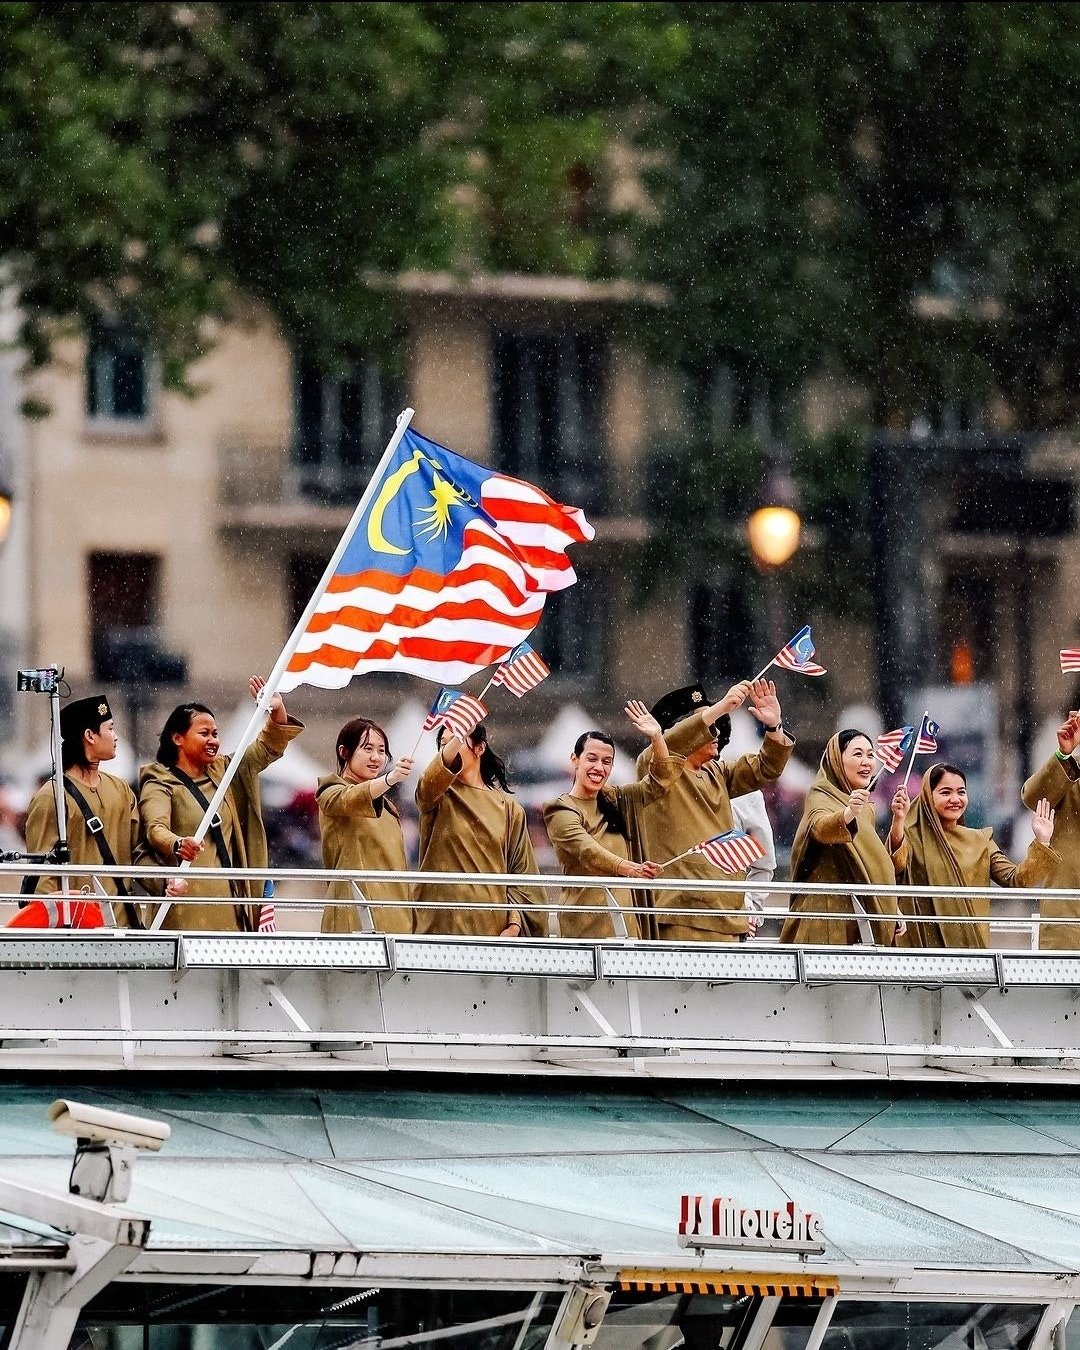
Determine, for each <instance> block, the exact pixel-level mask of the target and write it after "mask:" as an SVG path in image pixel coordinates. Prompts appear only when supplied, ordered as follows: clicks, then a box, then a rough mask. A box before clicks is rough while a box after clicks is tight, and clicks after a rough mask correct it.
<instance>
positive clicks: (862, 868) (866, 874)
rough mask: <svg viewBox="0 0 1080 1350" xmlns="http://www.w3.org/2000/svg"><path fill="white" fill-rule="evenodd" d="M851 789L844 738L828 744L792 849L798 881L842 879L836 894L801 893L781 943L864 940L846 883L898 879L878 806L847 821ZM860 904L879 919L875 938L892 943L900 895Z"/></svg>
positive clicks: (882, 882) (793, 875)
mask: <svg viewBox="0 0 1080 1350" xmlns="http://www.w3.org/2000/svg"><path fill="white" fill-rule="evenodd" d="M850 795H851V791H850V789H849V788H848V787H847V783H846V779H845V778H844V771H843V767H842V764H841V760H840V738H839V736H834V737H833V738H832V739H831V740H830V741H829V743H828V745H827V746H826V747H825V753H824V754H823V755H822V757H821V767H820V768H819V770H818V774H817V777H816V778H815V779H814V782H813V784H812V786H811V788H810V791H809V792H808V793H807V797H806V805H805V806H804V808H803V817H802V820H801V821H800V822H799V828H798V830H796V832H795V842H794V843H793V844H792V847H791V879H792V881H809V882H823V883H825V884H828V883H830V882H836V883H837V890H838V892H839V893H838V894H836V895H825V894H819V895H795V896H792V899H791V909H792V911H794V912H793V913H792V914H791V915H789V917H788V919H787V920H786V922H785V923H784V927H783V929H782V930H781V933H780V941H781V942H799V943H804V942H805V943H830V944H833V945H843V946H846V945H850V944H853V943H856V942H858V941H859V926H858V920H857V918H856V914H855V908H854V906H853V904H852V902H851V896H850V894H847V895H845V894H843V891H842V888H843V887H844V886H855V885H866V884H868V883H869V884H872V885H882V886H887V885H889V884H890V883H892V882H894V881H895V880H896V869H895V866H894V863H893V858H892V855H891V854H890V853H889V850H888V848H886V846H885V845H884V844H883V843H882V842H881V840H880V839H879V838H878V835H877V821H876V819H875V813H874V808H873V806H872V805H867V806H864V807H863V808H862V810H861V811H859V812H858V813H857V815H856V816H855V819H854V820H853V821H852V822H851V824H850V825H849V824H848V823H847V821H845V819H844V811H845V809H846V807H847V799H848V797H849V796H850ZM860 903H861V904H862V907H863V909H865V910H866V912H867V913H868V914H870V915H875V914H876V915H880V916H882V917H881V918H879V919H877V920H875V921H874V923H873V934H874V941H875V942H879V943H881V944H883V945H885V946H889V945H891V943H892V941H893V938H894V936H895V932H896V918H897V916H898V914H899V909H898V906H897V902H896V897H895V896H893V895H889V896H874V897H870V896H864V897H862V898H861V900H860ZM802 910H815V911H823V912H824V913H825V914H826V915H827V916H828V917H826V918H821V919H814V918H803V917H802V916H801V914H800V913H799V911H802Z"/></svg>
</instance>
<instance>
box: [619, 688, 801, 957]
mask: <svg viewBox="0 0 1080 1350" xmlns="http://www.w3.org/2000/svg"><path fill="white" fill-rule="evenodd" d="M710 739H711V738H710V735H709V729H708V728H707V727H706V725H705V723H704V721H703V720H702V718H701V714H700V713H697V712H695V713H692V714H691V715H690V716H689V717H687V718H684V719H683V721H681V722H679V723H678V724H677V725H676V726H674V727H672V729H671V730H670V731H666V732H665V733H664V740H665V741H666V743H667V747H668V749H669V750H670V751H671V753H672V754H673V755H684V756H686V755H692V754H693V753H694V751H695V750H699V749H700V748H701V747H702V746H703V745H707V744H708V742H709V740H710ZM794 747H795V742H794V741H793V740H788V741H787V742H786V743H784V744H781V743H780V742H779V741H774V740H770V739H769V738H768V737H766V738H765V739H764V740H763V741H762V743H761V750H760V751H759V752H758V753H757V754H756V755H743V756H742V757H741V758H739V759H737V760H735V761H734V762H731V763H727V762H723V761H717V760H713V761H711V762H710V763H708V764H704V765H702V767H701V768H699V769H693V770H692V769H689V768H685V769H684V771H683V773H682V774H681V775H680V776H679V778H678V779H677V780H676V782H675V783H674V784H673V786H672V787H671V789H670V791H669V792H668V793H667V795H666V796H663V797H660V798H658V799H657V800H656V801H654V802H652V803H650V805H648V806H647V807H646V808H645V834H646V840H645V855H646V857H648V858H651V859H652V861H653V862H660V863H666V862H667V861H668V859H669V858H676V857H678V855H679V854H680V853H684V852H685V851H686V850H687V849H688V848H693V847H694V846H695V845H696V844H700V843H703V842H704V841H705V840H706V839H709V838H711V837H712V836H713V835H715V834H725V833H726V832H727V831H728V830H732V829H734V828H735V818H734V816H733V815H732V811H731V799H732V797H741V796H743V794H744V793H747V792H756V791H757V790H758V789H759V788H761V787H762V786H764V784H765V783H771V782H774V781H775V780H776V779H777V778H779V777H780V775H781V774H782V773H783V771H784V766H785V765H786V764H787V762H788V760H789V759H790V758H791V752H792V750H793V749H794ZM651 759H652V749H651V747H649V748H646V749H645V750H643V751H642V753H641V754H640V755H639V756H638V762H637V769H638V777H639V778H641V777H644V775H645V773H646V772H647V771H648V766H649V762H650V760H651ZM663 876H664V878H665V879H667V878H672V877H687V878H699V879H701V880H703V881H736V880H742V879H743V878H744V877H745V876H746V872H745V870H744V871H742V872H738V873H731V872H721V871H719V870H718V869H717V868H715V867H714V866H713V865H712V863H710V862H709V861H708V860H707V859H705V858H703V857H702V856H701V854H700V853H695V854H691V855H690V857H688V858H679V861H678V862H676V863H672V865H671V866H670V867H666V868H665V869H664V872H663ZM652 903H653V909H654V911H655V914H656V925H657V933H658V936H659V937H660V938H662V939H664V940H666V941H668V942H716V941H719V942H731V941H734V940H735V939H736V938H738V937H739V936H741V935H742V934H744V933H746V932H747V931H748V929H749V913H748V911H747V910H746V909H745V908H744V907H743V906H742V905H741V904H739V903H738V897H736V896H734V895H721V894H720V893H718V892H716V891H713V892H711V893H710V892H708V891H692V890H687V891H654V892H653V896H652ZM665 909H693V910H697V911H698V913H697V914H693V915H685V914H682V915H675V916H674V917H672V918H670V919H665V917H664V910H665Z"/></svg>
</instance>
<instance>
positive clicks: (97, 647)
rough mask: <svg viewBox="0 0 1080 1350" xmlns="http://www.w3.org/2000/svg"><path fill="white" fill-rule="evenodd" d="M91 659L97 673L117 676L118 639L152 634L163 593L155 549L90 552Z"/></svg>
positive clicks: (99, 677)
mask: <svg viewBox="0 0 1080 1350" xmlns="http://www.w3.org/2000/svg"><path fill="white" fill-rule="evenodd" d="M86 589H87V599H88V601H89V603H88V605H87V613H88V615H89V619H90V659H91V663H92V665H93V670H94V678H95V679H96V680H104V681H105V682H106V683H109V682H111V681H113V680H115V679H117V678H118V676H117V669H118V666H117V658H118V644H122V643H125V642H130V641H132V640H141V639H150V638H151V637H152V636H153V630H154V626H155V624H156V623H157V618H158V610H159V601H160V595H161V558H160V557H159V556H158V555H157V554H156V553H91V554H90V555H89V557H88V558H87V564H86Z"/></svg>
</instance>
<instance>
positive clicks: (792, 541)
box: [746, 506, 802, 567]
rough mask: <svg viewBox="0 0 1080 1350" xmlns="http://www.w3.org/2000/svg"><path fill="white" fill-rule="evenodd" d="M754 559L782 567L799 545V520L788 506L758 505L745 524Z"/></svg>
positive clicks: (800, 523)
mask: <svg viewBox="0 0 1080 1350" xmlns="http://www.w3.org/2000/svg"><path fill="white" fill-rule="evenodd" d="M746 532H747V534H748V535H749V537H750V549H751V551H752V552H753V555H754V561H755V562H757V563H758V564H759V565H761V566H763V567H782V566H783V565H784V563H786V562H787V560H788V559H789V558H790V557H791V555H792V554H793V553H794V552H795V550H796V549H797V548H798V547H799V537H800V535H801V533H802V520H801V519H800V517H799V513H798V511H793V510H792V509H791V507H790V506H761V507H759V508H758V509H757V510H756V511H755V512H754V513H753V515H751V517H750V519H749V520H748V521H747V524H746Z"/></svg>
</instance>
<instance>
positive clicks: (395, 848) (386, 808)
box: [315, 773, 413, 933]
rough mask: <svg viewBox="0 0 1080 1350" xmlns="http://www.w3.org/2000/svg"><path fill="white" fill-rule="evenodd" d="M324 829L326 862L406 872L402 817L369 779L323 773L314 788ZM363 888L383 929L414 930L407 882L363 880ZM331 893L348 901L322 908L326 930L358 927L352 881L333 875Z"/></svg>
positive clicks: (337, 866) (349, 930)
mask: <svg viewBox="0 0 1080 1350" xmlns="http://www.w3.org/2000/svg"><path fill="white" fill-rule="evenodd" d="M315 796H316V800H317V802H318V805H319V829H320V831H321V832H322V858H323V866H324V867H328V868H330V869H331V870H335V871H336V870H339V869H340V870H342V871H382V872H404V871H405V870H406V868H407V866H408V864H407V862H406V861H405V841H404V839H403V838H402V835H401V822H400V820H399V819H398V817H397V813H396V812H395V811H394V809H393V808H392V806H391V805H390V803H389V802H388V801H387V800H386V796H385V795H382V796H379V797H372V795H371V784H370V783H350V782H348V781H346V779H344V778H342V777H341V776H340V775H339V774H336V773H332V774H327V776H326V777H325V778H320V779H319V786H318V790H317V792H316V794H315ZM359 884H360V889H361V890H362V891H363V892H364V895H365V896H366V897H367V898H368V899H369V900H380V901H384V902H386V903H384V904H380V905H373V906H372V907H371V917H372V920H373V922H374V924H375V927H376V928H377V929H378V930H379V932H380V933H411V932H412V931H413V917H412V907H411V906H410V905H409V903H408V900H409V887H408V885H406V884H405V883H404V882H394V881H364V882H360V883H359ZM327 893H328V895H329V896H330V898H331V899H333V900H345V901H352V903H351V904H348V905H328V906H327V907H326V909H324V910H323V917H322V931H323V932H324V933H356V932H359V931H360V919H359V916H358V914H357V912H356V904H357V900H356V895H355V893H354V892H353V888H352V886H351V884H350V883H349V882H348V881H331V882H330V884H329V885H328V887H327Z"/></svg>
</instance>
